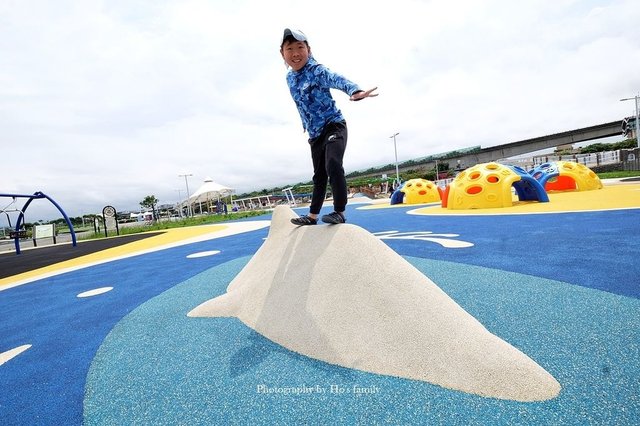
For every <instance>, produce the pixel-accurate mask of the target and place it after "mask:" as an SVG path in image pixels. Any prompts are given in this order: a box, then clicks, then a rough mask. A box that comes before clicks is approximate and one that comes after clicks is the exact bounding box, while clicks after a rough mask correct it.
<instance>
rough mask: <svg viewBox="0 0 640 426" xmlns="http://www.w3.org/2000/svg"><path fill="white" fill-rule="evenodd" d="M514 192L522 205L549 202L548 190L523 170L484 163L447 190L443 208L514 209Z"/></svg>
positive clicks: (473, 168) (465, 174)
mask: <svg viewBox="0 0 640 426" xmlns="http://www.w3.org/2000/svg"><path fill="white" fill-rule="evenodd" d="M511 188H513V189H515V192H516V194H517V195H518V199H519V200H520V201H539V202H548V201H549V196H548V195H547V193H546V192H545V190H544V187H543V186H542V185H541V184H540V183H539V182H538V181H537V180H536V179H534V178H533V176H531V175H530V174H529V173H527V172H526V171H525V170H523V169H522V168H520V167H517V166H506V165H502V164H498V163H483V164H477V165H475V166H473V167H470V168H468V169H466V170H464V171H463V172H461V173H459V174H458V176H456V178H455V179H454V180H453V182H451V183H450V184H449V186H447V189H446V190H445V193H444V195H443V197H442V207H446V208H448V209H450V210H464V209H488V208H499V207H510V206H512V205H513V193H512V191H511Z"/></svg>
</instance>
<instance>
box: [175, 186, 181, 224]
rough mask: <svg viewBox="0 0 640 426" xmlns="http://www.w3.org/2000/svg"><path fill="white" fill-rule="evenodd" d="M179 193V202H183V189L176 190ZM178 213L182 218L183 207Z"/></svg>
mask: <svg viewBox="0 0 640 426" xmlns="http://www.w3.org/2000/svg"><path fill="white" fill-rule="evenodd" d="M175 191H176V192H177V193H178V202H179V203H180V202H182V190H181V189H176V190H175ZM178 213H180V217H182V207H180V210H179V211H178Z"/></svg>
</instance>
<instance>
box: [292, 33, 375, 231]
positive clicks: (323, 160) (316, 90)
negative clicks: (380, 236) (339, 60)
mask: <svg viewBox="0 0 640 426" xmlns="http://www.w3.org/2000/svg"><path fill="white" fill-rule="evenodd" d="M280 54H281V55H282V58H283V59H284V61H285V62H286V64H287V65H288V66H289V67H290V68H291V69H290V70H289V72H288V73H287V84H288V85H289V90H290V91H291V96H292V97H293V100H294V102H295V103H296V106H297V107H298V112H299V113H300V118H301V119H302V126H303V128H304V130H305V131H306V132H307V133H308V134H309V145H310V146H311V160H312V162H313V194H312V196H311V205H310V206H309V214H308V215H306V216H301V217H297V218H294V219H291V222H292V223H293V224H294V225H315V224H317V223H318V215H319V213H320V209H321V208H322V203H323V202H324V198H325V196H326V192H327V183H330V184H331V190H332V192H333V208H334V211H333V212H332V213H329V214H326V215H324V216H322V221H323V222H325V223H331V224H336V223H345V222H346V218H345V216H344V210H345V208H346V206H347V180H346V178H345V176H344V168H343V167H342V159H343V157H344V151H345V149H346V147H347V123H346V121H345V119H344V117H343V116H342V113H341V112H340V110H339V109H338V108H337V107H336V104H335V101H334V100H333V98H332V97H331V93H330V92H329V89H338V90H341V91H343V92H345V93H346V94H347V95H349V96H350V100H352V101H359V100H361V99H364V98H368V97H374V96H378V94H377V93H373V92H374V91H375V90H376V89H377V87H374V88H373V89H371V90H367V91H364V90H361V89H360V88H359V87H358V85H356V84H354V83H352V82H351V81H349V80H347V79H346V78H344V77H343V76H341V75H339V74H336V73H334V72H332V71H330V70H329V69H328V68H326V67H325V66H324V65H321V64H319V63H318V62H316V60H315V59H314V58H313V56H312V55H311V47H310V46H309V43H308V41H307V37H306V36H305V35H304V33H302V32H301V31H298V30H292V29H289V28H287V29H285V30H284V34H283V36H282V43H281V44H280Z"/></svg>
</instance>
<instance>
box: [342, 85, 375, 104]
mask: <svg viewBox="0 0 640 426" xmlns="http://www.w3.org/2000/svg"><path fill="white" fill-rule="evenodd" d="M376 90H378V88H377V87H374V88H373V89H369V90H360V91H358V92H356V93H354V94H353V95H351V97H350V98H349V99H350V100H352V101H359V100H361V99H364V98H373V97H374V96H378V94H377V93H373V92H375V91H376Z"/></svg>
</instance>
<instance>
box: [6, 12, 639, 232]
mask: <svg viewBox="0 0 640 426" xmlns="http://www.w3.org/2000/svg"><path fill="white" fill-rule="evenodd" d="M285 27H293V28H299V29H301V30H302V31H304V32H305V33H306V34H307V36H308V38H309V42H310V45H311V48H312V52H313V54H314V56H315V57H316V59H317V60H318V61H319V62H321V63H324V64H325V65H327V66H328V67H329V68H331V69H332V70H333V71H336V72H338V73H340V74H343V75H344V76H346V77H347V78H349V79H350V80H352V81H354V82H355V83H357V84H359V85H360V86H361V87H362V88H364V89H367V88H371V87H373V86H378V87H379V93H380V96H379V97H377V98H372V99H366V100H364V101H362V102H350V101H349V100H348V97H347V96H346V95H345V94H343V93H341V92H335V93H334V98H335V99H336V101H337V103H338V105H339V107H340V108H341V109H342V111H343V113H344V114H345V116H346V118H347V121H348V123H349V143H348V148H347V153H346V157H345V162H344V164H345V169H346V172H347V173H349V172H352V171H355V170H361V169H366V168H369V167H373V166H380V165H384V164H389V163H393V162H394V150H393V141H392V139H390V138H389V136H390V135H392V134H393V133H395V132H399V135H398V137H397V147H398V158H399V160H400V161H404V160H408V159H411V158H416V157H422V156H426V155H431V154H436V153H441V152H446V151H450V150H453V149H457V148H464V147H469V146H475V145H481V146H483V147H486V146H490V145H497V144H503V143H508V142H513V141H518V140H522V139H527V138H532V137H536V136H543V135H547V134H551V133H556V132H561V131H566V130H572V129H576V128H580V127H586V126H591V125H595V124H600V123H605V122H609V121H613V120H619V119H621V118H623V117H625V116H629V115H632V114H633V113H634V104H633V102H620V101H619V100H620V99H621V98H625V97H630V96H634V95H636V94H638V93H640V6H638V1H637V0H612V1H588V0H585V1H571V0H554V1H548V0H539V1H536V0H534V1H530V0H523V1H513V0H487V1H483V0H465V1H456V0H442V1H440V0H436V1H418V0H395V1H371V0H369V1H346V0H325V1H322V2H317V1H314V2H311V1H306V2H305V1H289V0H269V1H264V0H233V1H222V0H218V1H216V0H192V1H190V0H185V1H178V0H104V1H98V0H75V1H74V0H55V1H54V0H0V141H1V146H2V157H1V163H0V170H1V174H0V193H25V194H31V193H33V192H35V191H42V192H44V193H46V194H47V195H49V196H51V197H52V198H54V199H55V200H56V201H57V202H58V203H59V204H61V205H62V207H63V208H64V209H65V211H66V212H67V213H68V214H69V215H70V216H79V215H82V214H85V213H97V212H100V211H101V210H102V208H103V207H104V206H105V205H113V206H115V207H116V208H117V209H118V210H130V209H136V208H139V202H140V201H141V200H142V199H143V198H144V197H145V196H146V195H155V196H156V197H157V198H158V199H159V200H160V202H161V203H175V202H177V201H178V200H179V198H180V197H182V198H184V197H185V195H186V194H185V193H186V188H185V180H184V178H181V177H179V176H178V175H180V174H185V173H188V174H192V175H193V176H192V177H189V189H190V192H192V193H193V192H194V191H195V190H196V189H197V188H198V187H199V186H200V185H201V184H202V182H203V181H204V179H205V178H206V177H208V176H209V177H211V178H213V180H214V181H216V182H218V183H220V184H222V185H226V186H229V187H232V188H235V189H236V191H237V193H242V192H247V191H252V190H261V189H263V188H272V187H274V186H281V185H286V184H293V183H297V182H302V181H308V180H310V178H311V160H310V155H309V148H308V144H307V142H306V141H307V137H306V134H303V133H302V125H301V123H300V119H299V116H298V113H297V111H296V109H295V106H294V103H293V101H292V100H291V97H290V94H289V91H288V88H287V86H286V82H285V74H286V71H287V70H286V67H285V65H284V62H283V60H282V58H281V56H280V53H279V45H280V40H281V35H282V31H283V29H284V28H285ZM10 201H11V200H10V199H7V198H0V208H2V207H5V205H6V204H8V203H9V202H10ZM23 203H24V200H21V201H19V205H20V206H21V205H22V204H23ZM26 216H27V217H26V220H27V221H28V222H34V221H36V220H39V219H49V218H55V217H60V215H59V214H58V213H57V211H56V210H55V208H53V207H51V206H50V205H49V204H48V203H47V202H46V201H43V200H40V201H35V202H34V203H33V204H32V205H31V207H29V210H27V215H26ZM2 220H3V218H0V224H3V223H5V222H2Z"/></svg>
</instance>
